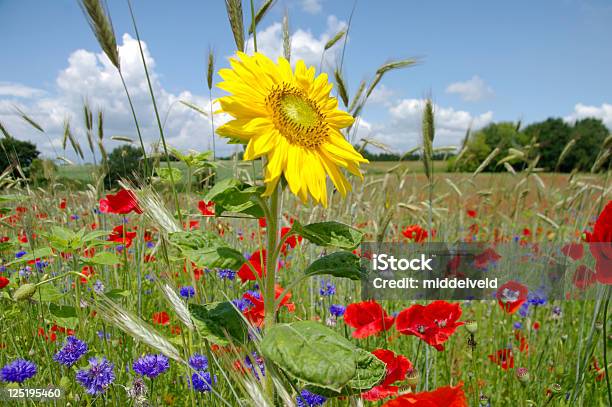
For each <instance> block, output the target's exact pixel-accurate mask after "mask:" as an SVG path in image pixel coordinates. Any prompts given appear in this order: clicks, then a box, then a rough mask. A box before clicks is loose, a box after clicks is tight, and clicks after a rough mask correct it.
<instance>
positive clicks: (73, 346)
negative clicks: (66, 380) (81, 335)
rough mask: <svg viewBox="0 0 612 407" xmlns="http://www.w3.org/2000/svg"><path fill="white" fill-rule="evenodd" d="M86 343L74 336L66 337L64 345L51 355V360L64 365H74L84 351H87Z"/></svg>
mask: <svg viewBox="0 0 612 407" xmlns="http://www.w3.org/2000/svg"><path fill="white" fill-rule="evenodd" d="M87 350H88V348H87V344H86V343H85V342H83V341H82V340H80V339H77V338H75V337H74V336H69V337H67V338H66V342H65V343H64V347H63V348H62V349H60V351H59V352H57V353H56V354H55V355H54V356H53V360H55V361H56V362H59V363H61V364H62V365H65V366H68V367H70V366H72V365H74V364H75V363H76V362H77V361H78V360H79V359H80V358H81V356H83V355H84V354H85V353H87Z"/></svg>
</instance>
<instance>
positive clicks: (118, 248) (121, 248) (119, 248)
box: [115, 244, 125, 252]
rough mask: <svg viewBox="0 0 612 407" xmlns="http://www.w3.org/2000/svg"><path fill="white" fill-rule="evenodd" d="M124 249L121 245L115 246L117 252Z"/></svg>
mask: <svg viewBox="0 0 612 407" xmlns="http://www.w3.org/2000/svg"><path fill="white" fill-rule="evenodd" d="M124 248H125V247H124V246H123V245H122V244H118V245H117V246H115V250H117V251H118V252H122V251H123V249H124Z"/></svg>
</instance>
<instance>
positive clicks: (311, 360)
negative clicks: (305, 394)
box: [261, 321, 357, 392]
mask: <svg viewBox="0 0 612 407" xmlns="http://www.w3.org/2000/svg"><path fill="white" fill-rule="evenodd" d="M261 351H262V353H263V355H264V357H265V358H266V360H269V361H271V362H272V363H274V364H275V365H276V366H277V367H278V368H280V369H282V370H283V371H284V372H286V373H287V374H288V375H289V376H290V377H292V378H294V379H296V380H300V381H302V382H305V383H306V384H309V385H313V386H316V387H320V388H324V389H329V390H332V391H336V392H339V391H340V390H341V389H342V388H343V387H344V386H345V385H346V384H347V383H349V382H350V381H351V380H352V379H353V378H354V377H355V374H356V372H357V362H356V359H355V351H356V348H355V346H354V345H353V344H352V343H351V342H349V341H348V340H347V339H346V338H344V337H343V336H341V335H339V334H337V333H336V332H334V331H332V330H331V329H329V328H327V327H325V326H323V325H321V324H318V323H316V322H313V321H300V322H294V323H291V324H280V325H275V326H273V327H272V328H269V330H268V332H266V335H265V336H264V338H263V340H262V342H261Z"/></svg>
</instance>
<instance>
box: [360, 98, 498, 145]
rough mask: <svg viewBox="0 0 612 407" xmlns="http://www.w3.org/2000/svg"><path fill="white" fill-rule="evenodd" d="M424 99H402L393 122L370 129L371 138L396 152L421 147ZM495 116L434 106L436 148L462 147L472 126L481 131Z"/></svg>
mask: <svg viewBox="0 0 612 407" xmlns="http://www.w3.org/2000/svg"><path fill="white" fill-rule="evenodd" d="M424 106H425V100H424V99H402V100H400V101H399V102H397V103H396V104H394V106H393V107H391V108H390V109H389V115H390V116H391V120H389V121H388V122H386V123H385V124H381V125H376V124H373V125H371V128H370V129H369V133H370V136H371V137H373V138H374V139H376V140H378V141H380V142H382V143H384V144H386V145H388V146H390V147H392V148H393V149H395V150H396V151H406V150H408V149H410V148H412V147H415V146H418V145H420V144H421V121H422V115H423V107H424ZM492 119H493V112H491V111H488V112H485V113H482V114H479V115H473V114H472V113H469V112H466V111H463V110H456V109H454V108H452V107H441V106H438V105H434V120H435V128H436V138H435V140H434V145H436V146H456V145H459V144H460V143H461V141H462V139H463V137H464V136H465V132H466V130H467V129H468V128H469V127H470V126H471V127H472V129H478V128H481V127H483V126H485V125H486V124H488V123H490V122H491V121H492Z"/></svg>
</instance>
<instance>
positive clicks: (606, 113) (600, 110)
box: [565, 103, 612, 130]
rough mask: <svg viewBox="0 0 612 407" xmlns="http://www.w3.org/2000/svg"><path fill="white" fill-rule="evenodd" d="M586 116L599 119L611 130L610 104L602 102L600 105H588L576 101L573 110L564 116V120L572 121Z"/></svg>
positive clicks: (611, 113)
mask: <svg viewBox="0 0 612 407" xmlns="http://www.w3.org/2000/svg"><path fill="white" fill-rule="evenodd" d="M586 117H596V118H598V119H601V120H602V121H603V122H604V124H605V125H606V127H608V129H611V130H612V104H609V103H602V105H601V106H589V105H585V104H582V103H578V104H576V106H574V111H573V112H572V113H571V114H569V115H568V116H566V117H565V121H567V122H574V121H576V120H579V119H584V118H586Z"/></svg>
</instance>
